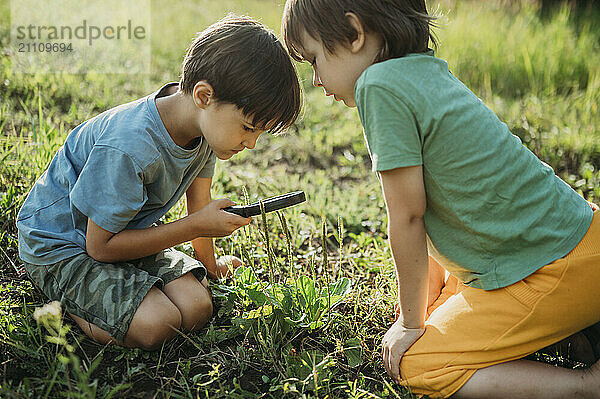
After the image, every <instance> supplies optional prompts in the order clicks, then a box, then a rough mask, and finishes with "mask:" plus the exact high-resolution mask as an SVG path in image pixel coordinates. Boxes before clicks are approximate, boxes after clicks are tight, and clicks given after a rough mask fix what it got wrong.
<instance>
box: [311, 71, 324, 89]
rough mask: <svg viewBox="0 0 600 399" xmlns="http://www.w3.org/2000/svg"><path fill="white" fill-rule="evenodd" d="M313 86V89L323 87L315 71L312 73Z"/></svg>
mask: <svg viewBox="0 0 600 399" xmlns="http://www.w3.org/2000/svg"><path fill="white" fill-rule="evenodd" d="M313 86H315V87H321V86H323V85H322V84H321V78H319V75H317V71H314V72H313Z"/></svg>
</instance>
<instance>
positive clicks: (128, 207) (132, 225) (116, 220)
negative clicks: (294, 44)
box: [17, 17, 300, 349]
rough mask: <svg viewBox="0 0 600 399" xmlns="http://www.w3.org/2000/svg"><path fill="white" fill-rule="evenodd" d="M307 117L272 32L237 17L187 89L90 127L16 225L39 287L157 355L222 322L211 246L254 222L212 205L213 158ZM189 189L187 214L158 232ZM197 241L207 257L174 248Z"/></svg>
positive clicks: (197, 66)
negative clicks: (212, 285) (214, 319)
mask: <svg viewBox="0 0 600 399" xmlns="http://www.w3.org/2000/svg"><path fill="white" fill-rule="evenodd" d="M299 110H300V88H299V83H298V78H297V75H296V72H295V69H294V67H293V65H292V63H291V60H290V58H289V56H288V55H287V53H286V52H285V49H284V48H283V46H282V44H281V43H280V42H279V41H278V39H277V38H276V36H275V35H274V34H273V33H272V32H271V31H269V30H268V29H267V28H266V27H265V26H263V25H261V24H259V23H257V22H255V21H253V20H251V19H249V18H246V17H228V18H225V19H223V20H221V21H219V22H217V23H215V24H214V25H211V26H210V27H209V28H207V29H206V30H204V31H203V32H201V33H200V34H199V35H198V36H197V37H196V38H195V40H194V41H193V42H192V44H191V46H190V48H189V49H188V52H187V54H186V56H185V59H184V61H183V67H182V74H181V80H180V82H179V83H170V84H167V85H165V86H163V87H162V88H161V89H159V90H158V91H156V92H155V93H153V94H151V95H149V96H147V97H144V98H141V99H139V100H137V101H133V102H131V103H128V104H124V105H121V106H118V107H115V108H113V109H110V110H108V111H106V112H103V113H102V114H100V115H98V116H96V117H94V118H92V119H90V120H88V121H86V122H84V123H82V124H81V125H79V126H78V127H77V128H75V129H74V130H73V131H72V132H71V133H70V134H69V136H68V137H67V139H66V141H65V144H64V145H63V146H62V147H61V148H60V149H59V151H58V152H57V154H56V155H55V157H54V159H53V160H52V162H51V164H50V166H49V167H48V170H47V171H46V172H45V173H44V174H43V175H42V176H41V177H40V178H39V179H38V181H37V182H36V183H35V185H34V186H33V188H32V189H31V192H30V193H29V195H28V197H27V199H26V200H25V202H24V204H23V207H22V208H21V210H20V212H19V215H18V218H17V227H18V229H19V255H20V257H21V259H22V260H23V262H24V264H25V270H26V272H27V274H28V275H29V276H30V278H31V279H32V280H33V281H34V283H35V284H36V285H37V286H38V287H39V288H40V289H41V290H42V291H43V292H44V294H45V295H47V296H48V297H49V298H50V299H52V300H59V301H61V302H62V303H63V305H64V306H65V308H66V310H67V312H68V313H69V314H70V315H71V316H72V317H73V319H74V320H75V321H76V322H77V324H78V325H79V326H80V327H81V328H82V329H83V331H84V332H85V333H86V334H87V335H88V336H90V337H91V338H93V339H95V340H96V341H98V342H101V343H117V344H120V345H124V346H128V347H141V348H145V349H154V348H157V347H159V346H160V345H161V344H162V343H163V342H165V341H166V340H168V339H170V338H172V337H173V336H175V335H176V334H177V331H178V330H183V331H192V330H196V329H199V328H200V327H202V326H203V325H204V324H205V323H206V322H207V321H208V319H209V318H210V316H211V315H212V300H211V295H210V292H209V290H208V288H207V282H206V276H207V275H208V276H209V277H212V278H214V277H218V276H222V275H225V274H227V272H228V270H229V269H228V265H229V264H232V263H233V266H236V265H239V264H240V263H241V261H240V260H239V259H237V258H232V257H224V259H223V258H220V259H218V260H217V259H215V255H214V251H213V243H212V238H211V237H223V236H227V235H229V234H231V233H232V232H233V231H235V230H236V229H238V228H240V227H242V226H244V225H247V224H248V223H250V218H243V217H241V216H237V215H235V214H232V213H228V212H225V211H223V210H222V209H223V208H225V207H227V206H230V205H233V202H232V201H230V200H228V199H220V200H215V201H211V195H210V187H211V179H212V176H213V171H214V166H215V159H216V158H219V159H229V158H231V157H232V156H233V155H234V154H236V153H238V152H240V151H243V150H244V149H246V148H249V149H252V148H254V146H255V144H256V140H257V139H258V136H259V135H260V134H261V133H263V132H264V131H271V132H278V131H281V130H283V129H285V128H287V127H288V126H290V125H291V124H292V123H293V122H294V121H295V119H296V118H297V116H298V114H299ZM184 193H185V195H186V199H187V209H188V216H187V217H184V218H182V219H180V220H178V221H175V222H172V223H167V224H161V225H157V224H156V222H157V221H158V220H159V219H160V218H161V217H162V216H163V215H164V214H165V213H166V212H167V211H168V210H169V209H170V208H171V207H172V206H173V205H174V204H175V203H176V202H177V201H178V200H179V199H180V198H181V196H182V195H183V194H184ZM186 241H192V245H193V247H194V250H195V254H196V258H197V260H196V259H193V258H191V257H189V256H187V255H185V254H183V253H181V252H179V251H175V250H174V249H172V247H173V246H175V245H178V244H181V243H183V242H186Z"/></svg>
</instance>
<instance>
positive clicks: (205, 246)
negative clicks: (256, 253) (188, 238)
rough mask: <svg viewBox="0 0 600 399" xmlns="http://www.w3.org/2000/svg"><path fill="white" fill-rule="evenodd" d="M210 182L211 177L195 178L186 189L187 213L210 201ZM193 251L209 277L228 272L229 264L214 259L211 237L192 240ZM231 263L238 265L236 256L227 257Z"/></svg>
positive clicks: (234, 265)
mask: <svg viewBox="0 0 600 399" xmlns="http://www.w3.org/2000/svg"><path fill="white" fill-rule="evenodd" d="M211 184H212V179H211V178H197V179H195V180H194V182H193V183H192V185H191V186H190V187H189V188H188V189H187V191H186V193H185V195H186V201H187V210H188V215H190V214H192V213H194V212H196V211H198V210H199V209H201V208H202V207H204V206H206V205H207V204H209V203H210V201H211V195H210V187H211ZM192 246H193V247H194V253H195V254H196V259H198V260H199V261H200V262H202V264H203V265H204V266H205V267H206V271H207V272H208V276H209V277H210V278H213V279H214V278H219V277H225V276H227V275H228V274H229V272H230V269H229V265H228V264H227V262H226V261H223V259H221V258H220V259H219V260H217V259H215V252H214V247H213V239H212V238H208V237H203V238H196V239H195V240H192ZM223 258H225V257H223ZM227 260H229V261H230V262H231V263H232V266H233V267H236V266H239V265H240V264H241V261H240V260H239V259H238V258H233V257H230V258H227Z"/></svg>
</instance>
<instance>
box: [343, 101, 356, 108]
mask: <svg viewBox="0 0 600 399" xmlns="http://www.w3.org/2000/svg"><path fill="white" fill-rule="evenodd" d="M342 101H343V102H344V105H345V106H346V107H349V108H356V101H354V99H352V100H346V99H344V100H342Z"/></svg>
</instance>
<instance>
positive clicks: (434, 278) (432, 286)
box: [427, 256, 446, 307]
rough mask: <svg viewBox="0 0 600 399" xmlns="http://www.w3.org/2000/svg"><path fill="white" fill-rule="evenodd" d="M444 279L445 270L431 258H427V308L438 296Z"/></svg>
mask: <svg viewBox="0 0 600 399" xmlns="http://www.w3.org/2000/svg"><path fill="white" fill-rule="evenodd" d="M445 277H446V270H445V269H444V268H443V267H442V266H440V264H439V263H437V262H436V261H435V259H433V258H432V257H431V256H430V257H429V294H428V296H427V307H429V306H431V305H432V304H433V303H434V302H435V300H436V299H438V297H439V296H440V293H441V292H442V288H444V282H445Z"/></svg>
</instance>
